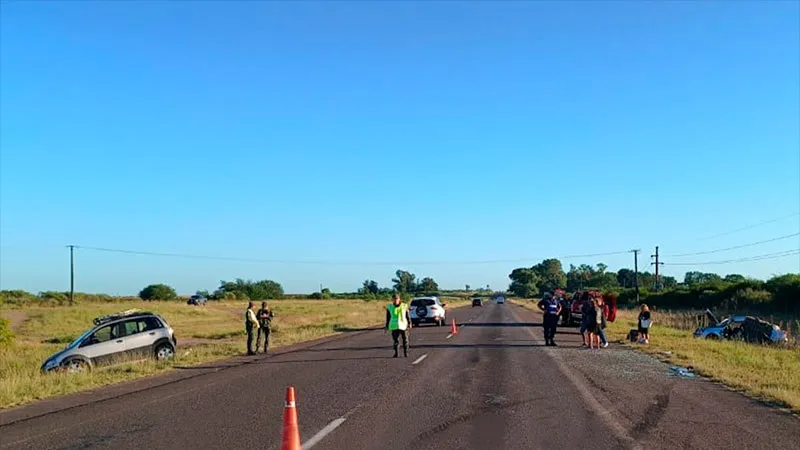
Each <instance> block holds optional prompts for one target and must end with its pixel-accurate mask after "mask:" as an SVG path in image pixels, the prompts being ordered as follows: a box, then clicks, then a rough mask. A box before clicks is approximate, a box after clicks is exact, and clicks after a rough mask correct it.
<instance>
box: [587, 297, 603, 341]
mask: <svg viewBox="0 0 800 450" xmlns="http://www.w3.org/2000/svg"><path fill="white" fill-rule="evenodd" d="M588 304H589V307H588V309H587V314H586V316H587V320H586V332H587V333H588V334H589V348H590V349H592V348H595V342H597V347H596V348H600V335H599V329H600V321H601V319H600V317H601V314H602V312H601V311H600V308H599V307H598V306H597V301H596V300H594V299H591V300H589V302H588Z"/></svg>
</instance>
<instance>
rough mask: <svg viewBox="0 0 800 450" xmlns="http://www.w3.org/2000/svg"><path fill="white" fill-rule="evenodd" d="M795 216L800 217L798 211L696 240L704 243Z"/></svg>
mask: <svg viewBox="0 0 800 450" xmlns="http://www.w3.org/2000/svg"><path fill="white" fill-rule="evenodd" d="M795 216H800V211H798V212H795V213H792V214H789V215H788V216H781V217H777V218H775V219H769V220H765V221H763V222H759V223H755V224H753V225H748V226H746V227H742V228H737V229H735V230H731V231H726V232H724V233H719V234H715V235H713V236H708V237H705V238H701V239H698V240H700V241H704V240H708V239H714V238H718V237H721V236H727V235H729V234H733V233H738V232H740V231H745V230H750V229H752V228H757V227H760V226H763V225H767V224H770V223H775V222H779V221H781V220H785V219H789V218H791V217H795Z"/></svg>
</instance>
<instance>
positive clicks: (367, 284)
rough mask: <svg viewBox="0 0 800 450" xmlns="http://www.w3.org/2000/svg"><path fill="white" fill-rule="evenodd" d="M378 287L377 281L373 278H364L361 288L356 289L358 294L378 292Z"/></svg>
mask: <svg viewBox="0 0 800 450" xmlns="http://www.w3.org/2000/svg"><path fill="white" fill-rule="evenodd" d="M380 290H381V289H380V287H379V286H378V282H377V281H375V280H364V284H363V285H362V286H361V289H359V290H358V293H359V294H373V295H375V294H378V293H379V292H380Z"/></svg>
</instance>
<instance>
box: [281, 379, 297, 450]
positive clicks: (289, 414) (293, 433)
mask: <svg viewBox="0 0 800 450" xmlns="http://www.w3.org/2000/svg"><path fill="white" fill-rule="evenodd" d="M281 450H301V449H300V429H299V428H298V425H297V408H296V406H295V396H294V388H293V387H291V386H290V387H288V388H286V406H285V407H284V409H283V445H282V446H281Z"/></svg>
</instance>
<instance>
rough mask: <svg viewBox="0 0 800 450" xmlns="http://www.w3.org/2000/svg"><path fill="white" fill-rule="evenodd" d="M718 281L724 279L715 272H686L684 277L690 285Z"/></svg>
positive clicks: (685, 281)
mask: <svg viewBox="0 0 800 450" xmlns="http://www.w3.org/2000/svg"><path fill="white" fill-rule="evenodd" d="M716 281H722V277H720V276H719V275H717V274H715V273H706V272H697V271H693V272H686V275H685V276H684V277H683V282H684V283H685V284H687V285H689V286H694V285H697V284H703V283H710V282H716Z"/></svg>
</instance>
